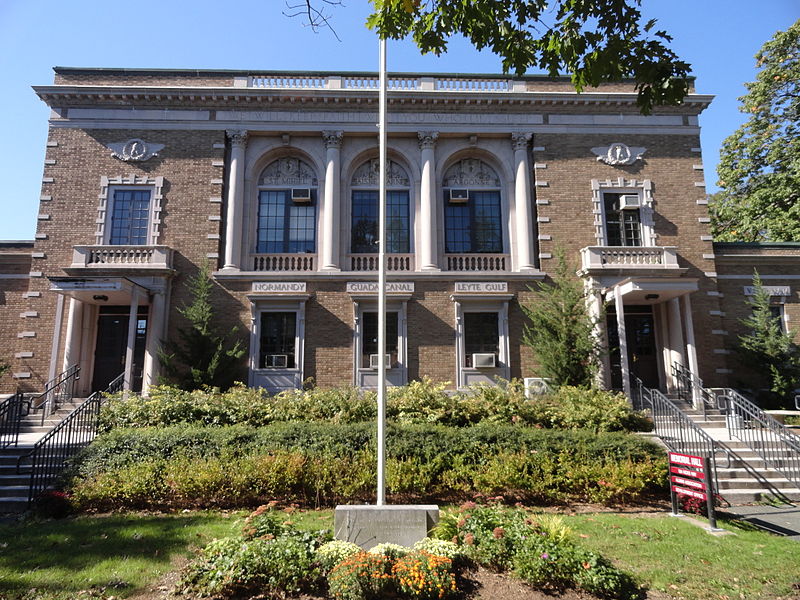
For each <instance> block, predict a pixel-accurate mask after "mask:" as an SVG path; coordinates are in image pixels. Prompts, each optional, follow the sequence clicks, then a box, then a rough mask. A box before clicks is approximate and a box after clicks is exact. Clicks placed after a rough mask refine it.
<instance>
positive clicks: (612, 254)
mask: <svg viewBox="0 0 800 600" xmlns="http://www.w3.org/2000/svg"><path fill="white" fill-rule="evenodd" d="M678 269H680V266H679V265H678V252H677V248H676V247H675V246H661V247H659V246H587V247H586V248H582V249H581V270H582V272H583V273H590V272H594V273H598V272H600V273H602V272H606V271H616V272H619V271H626V272H631V273H637V272H642V271H661V270H678Z"/></svg>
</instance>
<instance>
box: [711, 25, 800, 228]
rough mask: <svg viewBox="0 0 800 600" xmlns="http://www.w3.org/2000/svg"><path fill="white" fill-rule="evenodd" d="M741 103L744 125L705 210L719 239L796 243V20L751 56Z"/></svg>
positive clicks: (799, 29)
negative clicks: (752, 66)
mask: <svg viewBox="0 0 800 600" xmlns="http://www.w3.org/2000/svg"><path fill="white" fill-rule="evenodd" d="M755 58H756V64H757V66H758V67H759V68H760V71H759V72H758V75H757V76H756V80H755V81H754V82H752V83H748V84H746V87H747V94H745V95H744V96H742V97H741V98H740V99H739V100H740V102H741V104H742V105H741V107H740V110H741V111H742V112H744V113H747V114H749V115H750V117H749V119H748V120H747V122H746V123H745V124H744V125H742V126H741V127H740V128H739V129H737V130H736V131H735V132H734V133H733V134H732V135H731V136H730V137H728V138H727V139H726V140H725V141H724V142H723V145H722V149H721V151H720V162H719V166H718V168H717V174H718V175H719V184H718V185H719V186H720V187H721V188H722V190H721V192H720V193H719V194H718V195H717V196H716V197H715V198H713V199H712V202H711V204H710V208H711V217H712V231H713V232H714V235H715V238H716V239H718V240H720V241H762V240H767V241H776V242H779V241H798V240H800V21H797V22H796V23H795V24H794V25H792V26H791V27H789V29H787V30H786V31H779V32H777V33H776V34H775V36H774V37H773V38H772V39H771V40H769V41H768V42H767V43H766V44H764V46H763V48H761V50H760V51H759V53H758V54H756V57H755Z"/></svg>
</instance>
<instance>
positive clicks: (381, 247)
mask: <svg viewBox="0 0 800 600" xmlns="http://www.w3.org/2000/svg"><path fill="white" fill-rule="evenodd" d="M378 104H379V109H378V112H379V117H378V120H379V123H378V128H379V136H378V137H379V142H378V146H379V155H380V157H379V163H380V170H379V173H378V178H379V182H380V183H379V185H378V494H377V502H376V504H377V505H378V506H383V505H384V504H385V503H386V479H385V472H386V465H385V460H386V456H385V455H386V358H385V357H386V40H385V39H384V38H380V93H379V97H378Z"/></svg>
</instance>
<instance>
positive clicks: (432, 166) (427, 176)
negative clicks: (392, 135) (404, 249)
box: [417, 131, 439, 271]
mask: <svg viewBox="0 0 800 600" xmlns="http://www.w3.org/2000/svg"><path fill="white" fill-rule="evenodd" d="M417 137H418V138H419V149H420V150H421V151H422V157H421V163H422V177H421V180H420V194H419V201H420V210H419V221H420V224H419V227H418V228H417V231H419V239H418V240H417V247H418V249H419V258H420V260H419V264H420V268H421V269H422V270H423V271H438V270H439V264H438V263H439V260H438V258H439V250H438V248H439V243H438V232H439V230H438V227H437V225H436V163H435V152H434V150H435V148H436V140H437V139H438V138H439V132H438V131H420V132H419V133H417Z"/></svg>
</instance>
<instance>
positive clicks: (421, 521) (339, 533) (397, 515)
mask: <svg viewBox="0 0 800 600" xmlns="http://www.w3.org/2000/svg"><path fill="white" fill-rule="evenodd" d="M438 522H439V507H438V506H436V505H435V504H420V505H388V506H374V505H364V506H349V505H340V506H337V507H336V510H335V511H334V525H333V531H334V537H335V538H336V539H337V540H345V541H348V542H353V543H354V544H358V545H359V546H361V547H362V548H363V549H364V550H369V549H370V548H372V547H373V546H376V545H377V544H386V543H389V544H400V545H401V546H413V545H414V543H415V542H418V541H419V540H421V539H423V538H425V537H427V536H428V532H429V531H430V530H431V528H433V526H434V525H436V523H438Z"/></svg>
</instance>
